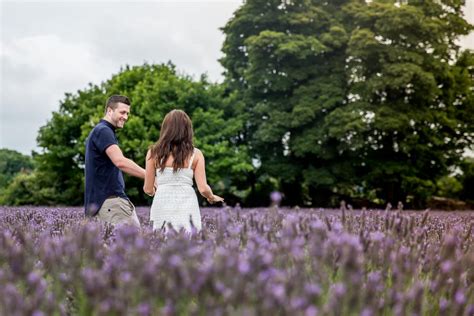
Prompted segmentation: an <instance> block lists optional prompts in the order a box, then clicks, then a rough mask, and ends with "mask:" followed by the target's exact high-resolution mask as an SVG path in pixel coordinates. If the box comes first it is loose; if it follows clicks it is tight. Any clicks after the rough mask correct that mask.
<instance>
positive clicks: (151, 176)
mask: <svg viewBox="0 0 474 316" xmlns="http://www.w3.org/2000/svg"><path fill="white" fill-rule="evenodd" d="M155 174H156V169H155V160H154V159H151V151H150V150H148V152H147V154H146V158H145V184H144V185H143V191H144V192H145V193H146V194H148V195H149V196H153V195H155V189H156V188H155Z"/></svg>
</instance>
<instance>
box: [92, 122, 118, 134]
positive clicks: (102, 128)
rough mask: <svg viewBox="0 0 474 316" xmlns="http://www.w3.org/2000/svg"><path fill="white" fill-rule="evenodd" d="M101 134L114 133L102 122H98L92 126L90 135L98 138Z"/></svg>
mask: <svg viewBox="0 0 474 316" xmlns="http://www.w3.org/2000/svg"><path fill="white" fill-rule="evenodd" d="M103 133H112V134H113V133H114V131H113V130H112V129H111V128H110V126H107V124H104V123H103V122H99V123H97V124H96V126H94V128H93V129H92V131H91V133H90V135H94V136H99V135H101V134H103Z"/></svg>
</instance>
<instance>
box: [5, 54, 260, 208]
mask: <svg viewBox="0 0 474 316" xmlns="http://www.w3.org/2000/svg"><path fill="white" fill-rule="evenodd" d="M112 94H123V95H127V96H129V97H130V99H131V102H132V106H131V115H130V117H129V120H128V122H127V123H126V125H125V128H124V129H123V130H119V131H118V132H117V133H118V135H117V136H118V139H119V143H120V148H121V149H122V151H123V153H124V155H125V156H126V157H128V158H130V159H132V160H134V161H136V162H137V163H138V164H139V165H142V166H144V164H145V155H146V151H147V149H148V147H149V146H150V145H151V144H153V143H154V142H156V140H157V139H158V136H159V131H160V125H161V122H162V120H163V118H164V116H165V114H166V113H167V112H168V111H170V110H172V109H175V108H179V109H182V110H184V111H186V112H187V113H188V114H189V115H190V116H191V118H192V120H193V124H194V129H195V140H196V146H197V147H198V148H200V149H201V150H202V151H203V153H204V155H205V157H206V162H207V177H208V181H209V182H210V183H211V184H214V187H215V190H216V192H219V193H221V194H224V196H227V197H229V198H230V199H232V197H235V196H239V195H240V194H241V191H242V190H244V189H245V188H242V183H243V181H241V180H240V178H241V177H242V176H244V175H245V173H246V172H248V171H250V170H251V169H252V165H251V164H250V158H249V154H248V150H247V148H246V146H245V145H243V144H237V143H236V142H235V135H237V134H238V132H239V130H240V129H241V128H242V125H243V122H242V121H241V120H239V119H238V118H232V117H230V116H229V115H228V111H229V110H228V107H229V106H230V105H229V103H228V102H226V101H225V100H223V99H222V97H221V95H222V91H221V87H220V86H219V85H216V84H211V83H209V82H208V81H207V79H206V77H204V76H203V77H201V78H200V79H199V80H193V79H192V78H190V77H188V76H185V75H179V74H178V73H177V72H176V69H175V67H174V66H173V65H172V64H170V63H169V64H162V65H148V64H145V65H143V66H137V67H126V68H125V69H122V70H121V71H120V72H119V73H118V74H116V75H113V76H112V78H111V79H109V80H107V81H105V82H104V83H102V84H100V85H92V84H90V85H89V86H88V87H87V88H86V89H83V90H79V91H78V92H77V93H75V94H72V93H68V94H66V96H65V98H64V100H62V101H61V103H60V106H59V110H58V111H57V112H54V113H53V115H52V118H51V119H50V120H49V121H48V123H47V124H46V125H45V126H43V127H41V129H40V131H39V134H38V138H37V140H38V145H39V146H40V147H41V148H42V152H41V153H38V154H37V155H36V156H35V160H36V163H37V169H36V170H35V174H34V175H29V176H24V177H22V178H21V179H18V180H17V183H15V185H14V186H13V187H12V188H11V191H12V193H13V192H17V193H16V194H15V195H17V197H16V199H21V196H25V198H24V199H23V200H14V199H15V198H14V197H13V196H12V197H11V199H10V201H11V202H10V203H9V204H25V203H28V204H66V205H81V204H82V203H83V192H84V170H83V169H84V154H85V147H84V146H85V145H84V144H85V140H86V138H87V135H88V134H89V132H90V130H91V129H92V128H93V127H94V125H95V124H96V123H97V122H98V121H99V120H100V119H101V118H102V117H103V115H104V106H105V101H106V99H107V97H108V96H109V95H112ZM125 183H126V192H127V194H128V195H129V196H130V198H131V199H132V200H133V201H134V203H137V204H139V205H140V204H145V203H147V199H146V198H145V196H144V194H143V190H142V187H143V181H142V180H140V179H136V178H133V177H127V176H126V179H125ZM39 187H40V188H45V189H44V190H43V191H42V192H37V193H36V195H35V197H34V198H31V199H30V198H27V196H30V197H31V194H27V193H24V194H21V192H20V191H21V190H24V191H25V192H30V193H31V192H33V191H34V190H37V189H38V188H39ZM46 201H47V202H46Z"/></svg>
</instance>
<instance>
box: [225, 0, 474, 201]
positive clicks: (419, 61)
mask: <svg viewBox="0 0 474 316" xmlns="http://www.w3.org/2000/svg"><path fill="white" fill-rule="evenodd" d="M463 4H464V1H454V2H453V1H438V2H434V1H387V0H384V1H382V0H380V1H370V2H366V1H356V0H353V1H346V0H340V1H317V0H313V1H309V0H295V1H277V0H250V1H246V2H245V4H244V5H242V6H241V7H240V8H239V9H238V10H237V12H235V14H234V16H233V18H232V19H231V20H230V21H229V22H228V23H227V25H226V26H225V27H224V28H223V31H224V32H225V34H226V39H225V42H224V45H223V52H224V54H225V56H224V57H223V58H222V60H221V62H222V65H223V66H224V67H225V69H226V73H225V75H226V85H227V86H228V89H235V90H236V91H238V94H239V96H238V98H240V99H241V100H242V102H245V104H246V108H245V111H246V113H244V114H243V115H244V116H245V117H246V118H247V119H248V122H249V124H248V126H247V135H248V141H249V145H250V147H251V148H252V153H254V154H255V157H256V158H257V159H259V160H260V161H261V168H260V170H261V172H264V173H268V174H269V175H271V176H273V177H276V178H277V179H279V182H280V188H281V189H282V190H283V191H284V193H285V194H286V195H287V201H288V202H289V203H290V204H296V203H298V204H300V203H304V202H307V203H315V204H320V205H321V204H327V203H331V197H333V198H334V197H338V198H340V197H357V196H363V197H369V196H373V197H374V199H375V200H377V201H382V200H384V201H390V202H392V203H394V202H395V203H396V202H397V201H398V200H406V199H409V200H410V199H411V200H412V202H413V205H415V206H421V205H422V202H423V200H425V199H426V198H427V197H428V196H430V195H431V194H432V193H433V192H434V190H435V187H436V180H437V179H438V178H440V177H442V176H444V175H446V174H447V173H448V170H449V168H450V167H452V166H454V165H456V164H458V163H459V161H460V158H461V156H462V153H463V151H464V150H465V149H466V148H467V147H469V146H472V144H473V143H474V114H473V113H474V99H473V92H472V91H473V89H472V88H473V65H474V60H473V55H472V52H470V51H460V49H459V47H458V45H457V43H456V41H457V40H458V38H459V36H461V35H465V34H468V32H469V31H470V30H471V28H472V26H471V25H469V24H468V23H467V22H466V20H465V19H464V18H463V14H462V6H463ZM301 193H303V194H301ZM332 203H334V201H332Z"/></svg>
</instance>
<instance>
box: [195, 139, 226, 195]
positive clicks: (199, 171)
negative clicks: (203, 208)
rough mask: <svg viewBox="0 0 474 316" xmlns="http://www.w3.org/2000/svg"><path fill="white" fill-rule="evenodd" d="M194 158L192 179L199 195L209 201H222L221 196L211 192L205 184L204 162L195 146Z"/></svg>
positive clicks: (202, 156)
mask: <svg viewBox="0 0 474 316" xmlns="http://www.w3.org/2000/svg"><path fill="white" fill-rule="evenodd" d="M195 158H196V160H195V161H196V165H195V167H194V179H195V180H196V185H197V188H198V190H199V193H201V195H202V196H203V197H205V198H206V199H207V201H208V202H209V203H215V202H222V201H224V199H223V198H221V197H220V196H218V195H215V194H214V193H212V189H211V187H210V186H209V185H208V184H207V179H206V163H205V161H204V155H203V154H202V152H201V151H200V150H199V149H197V148H196V154H195Z"/></svg>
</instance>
